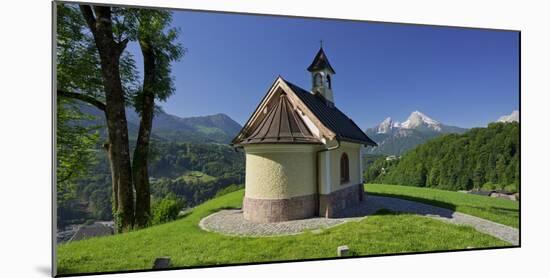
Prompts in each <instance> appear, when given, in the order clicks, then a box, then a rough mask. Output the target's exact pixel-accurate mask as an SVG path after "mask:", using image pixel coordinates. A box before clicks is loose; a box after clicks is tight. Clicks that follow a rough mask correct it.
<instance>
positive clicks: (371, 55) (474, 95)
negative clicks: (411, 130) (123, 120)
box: [129, 11, 519, 129]
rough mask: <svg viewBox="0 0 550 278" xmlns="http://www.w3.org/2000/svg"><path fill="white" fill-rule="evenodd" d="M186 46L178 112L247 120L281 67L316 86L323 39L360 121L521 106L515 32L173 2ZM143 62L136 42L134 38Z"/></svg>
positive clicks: (460, 119)
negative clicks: (197, 7) (204, 8)
mask: <svg viewBox="0 0 550 278" xmlns="http://www.w3.org/2000/svg"><path fill="white" fill-rule="evenodd" d="M173 16H174V22H173V25H174V26H177V27H179V28H181V31H182V32H181V35H180V40H181V42H182V44H183V45H184V46H185V48H187V50H188V52H187V54H186V55H185V56H184V58H183V59H182V60H181V61H180V62H177V63H175V64H174V65H173V67H172V71H173V75H174V77H175V86H176V92H175V94H174V95H173V96H171V97H170V98H169V99H168V100H167V102H165V103H161V106H162V107H163V109H164V110H165V111H166V112H167V113H170V114H174V115H177V116H180V117H189V116H201V115H209V114H215V113H225V114H227V115H229V116H230V117H231V118H233V119H235V120H236V121H237V122H239V123H241V124H243V123H244V122H245V121H246V120H247V119H248V117H249V116H250V114H251V113H252V112H253V110H254V109H255V108H256V106H257V104H258V103H259V101H260V100H261V99H262V97H263V96H264V95H265V93H266V91H267V89H268V88H269V86H270V85H271V84H272V82H273V80H274V79H275V78H276V77H277V75H281V76H283V78H285V79H287V80H289V81H291V82H293V83H294V84H297V85H299V86H301V87H303V88H304V89H310V88H309V87H310V84H311V83H310V75H309V72H307V71H306V68H307V66H309V64H310V63H311V61H312V59H313V57H314V56H315V54H316V52H317V50H318V48H319V41H320V40H323V46H324V47H323V48H324V49H325V52H326V54H327V56H328V58H329V60H330V62H331V64H332V66H333V67H334V69H335V70H336V75H335V76H334V77H333V91H334V98H335V103H336V105H337V106H338V107H339V108H340V109H341V110H342V111H344V112H345V113H346V114H347V115H348V116H349V117H351V118H352V119H353V120H354V121H355V122H356V123H357V124H358V125H359V126H360V127H361V128H363V129H364V128H367V127H371V126H374V125H376V124H378V123H379V122H381V121H382V120H383V119H384V118H386V117H388V116H391V117H392V118H394V119H396V120H398V121H404V120H405V119H406V118H407V116H408V115H409V114H410V113H411V112H412V111H414V110H419V111H422V112H423V113H425V114H427V115H428V116H430V117H432V118H434V119H436V120H439V121H441V122H443V123H445V124H450V125H456V126H461V127H474V126H485V125H486V124H487V123H488V122H491V121H494V120H496V119H497V118H498V117H499V116H501V115H504V114H510V113H511V112H512V110H517V109H518V108H519V99H518V94H519V82H518V80H519V73H518V68H519V57H518V39H519V36H518V33H517V32H507V31H490V30H477V29H463V28H450V27H431V26H416V25H401V24H389V23H370V22H351V21H335V20H322V19H300V18H286V17H269V16H252V15H237V14H222V13H203V12H188V11H174V15H173ZM129 50H130V51H131V52H133V53H134V55H135V56H136V60H137V62H138V65H140V64H141V58H140V53H139V49H138V48H137V46H136V45H131V46H130V48H129Z"/></svg>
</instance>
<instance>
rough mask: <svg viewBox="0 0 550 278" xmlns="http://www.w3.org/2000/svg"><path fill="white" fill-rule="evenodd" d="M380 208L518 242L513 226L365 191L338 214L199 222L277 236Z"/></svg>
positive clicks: (238, 215)
mask: <svg viewBox="0 0 550 278" xmlns="http://www.w3.org/2000/svg"><path fill="white" fill-rule="evenodd" d="M380 209H388V210H391V211H396V212H406V213H415V214H419V215H423V216H426V217H430V218H433V219H437V220H441V221H445V222H449V223H452V224H456V225H468V226H472V227H474V228H475V229H476V230H478V231H479V232H482V233H485V234H489V235H492V236H494V237H496V238H499V239H501V240H504V241H506V242H509V243H510V244H513V245H519V231H518V229H516V228H512V227H509V226H505V225H502V224H498V223H495V222H492V221H489V220H485V219H482V218H479V217H475V216H471V215H468V214H464V213H460V212H455V211H452V210H449V209H445V208H440V207H435V206H432V205H427V204H423V203H418V202H413V201H408V200H403V199H398V198H390V197H382V196H372V195H369V196H368V197H367V198H365V202H363V203H362V204H361V205H360V206H359V207H357V208H356V209H354V210H350V211H349V213H348V215H345V216H343V217H342V218H323V217H315V218H309V219H302V220H293V221H285V222H277V223H253V222H249V221H246V220H245V219H244V218H243V214H242V211H241V210H236V209H233V210H221V211H219V212H216V213H213V214H211V215H209V216H207V217H205V218H203V219H202V220H201V221H200V223H199V226H200V227H201V228H202V229H204V230H207V231H211V232H218V233H222V234H227V235H237V236H281V235H293V234H299V233H302V232H304V231H307V230H311V231H313V232H316V231H317V230H320V229H326V228H330V227H334V226H336V225H339V224H343V223H346V222H349V221H359V220H361V219H363V218H365V217H368V216H369V215H372V214H373V213H375V212H376V211H378V210H380Z"/></svg>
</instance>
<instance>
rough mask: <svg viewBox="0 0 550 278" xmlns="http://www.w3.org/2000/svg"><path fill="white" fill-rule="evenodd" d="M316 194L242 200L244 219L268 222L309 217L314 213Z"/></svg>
mask: <svg viewBox="0 0 550 278" xmlns="http://www.w3.org/2000/svg"><path fill="white" fill-rule="evenodd" d="M316 210H317V196H316V195H315V194H312V195H306V196H300V197H293V198H290V199H252V198H247V197H245V198H244V200H243V215H244V219H246V220H248V221H252V222H257V223H270V222H280V221H288V220H296V219H303V218H310V217H313V216H315V215H316Z"/></svg>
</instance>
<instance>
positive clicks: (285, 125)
mask: <svg viewBox="0 0 550 278" xmlns="http://www.w3.org/2000/svg"><path fill="white" fill-rule="evenodd" d="M258 143H301V144H321V141H319V139H317V138H315V136H313V134H312V133H311V131H310V130H309V129H308V128H307V125H306V124H305V123H304V121H303V120H302V118H301V117H300V116H299V115H298V112H297V111H296V110H294V109H293V106H292V104H291V103H290V102H289V100H288V98H287V96H286V94H285V93H281V94H280V95H279V101H278V102H277V103H276V104H275V105H274V106H273V107H272V108H271V109H270V110H269V112H268V114H267V116H266V117H265V118H264V119H263V120H262V121H261V122H260V124H259V125H258V126H257V127H256V129H255V130H253V131H252V132H251V133H250V135H249V136H248V137H246V138H245V139H244V140H242V141H241V142H240V144H241V145H246V144H258Z"/></svg>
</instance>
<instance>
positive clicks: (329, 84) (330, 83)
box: [327, 74, 332, 89]
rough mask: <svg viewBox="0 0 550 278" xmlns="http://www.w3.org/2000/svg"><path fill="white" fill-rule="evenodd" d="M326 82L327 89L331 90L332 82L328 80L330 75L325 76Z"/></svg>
mask: <svg viewBox="0 0 550 278" xmlns="http://www.w3.org/2000/svg"><path fill="white" fill-rule="evenodd" d="M327 82H328V88H329V89H332V80H331V78H330V74H327Z"/></svg>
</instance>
